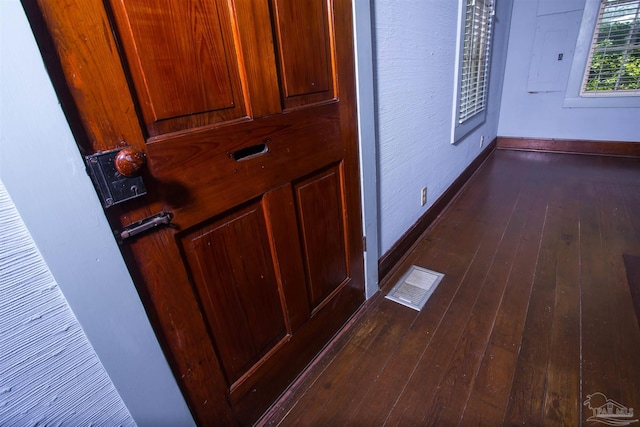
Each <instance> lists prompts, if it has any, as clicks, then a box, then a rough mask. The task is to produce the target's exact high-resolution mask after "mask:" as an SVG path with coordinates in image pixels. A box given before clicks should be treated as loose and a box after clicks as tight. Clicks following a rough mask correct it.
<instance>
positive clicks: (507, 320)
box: [460, 175, 547, 426]
mask: <svg viewBox="0 0 640 427" xmlns="http://www.w3.org/2000/svg"><path fill="white" fill-rule="evenodd" d="M538 178H539V177H538V176H536V175H533V176H531V179H532V181H533V182H537V181H538ZM529 194H530V196H531V200H532V201H533V202H532V205H531V207H530V210H529V214H528V216H527V223H526V226H525V229H524V231H523V234H522V238H521V244H520V246H519V248H518V250H517V253H516V255H515V259H514V261H513V269H512V273H511V275H510V276H509V279H508V282H507V285H506V289H505V295H504V297H503V300H502V304H501V305H500V308H499V311H498V314H497V316H496V321H495V324H494V327H493V330H492V332H491V337H490V339H489V344H488V346H487V350H486V351H485V354H484V357H483V359H482V362H481V365H480V368H479V370H478V375H477V377H476V380H475V382H474V384H473V387H472V390H471V393H470V394H469V397H468V399H467V402H466V404H465V410H464V413H463V414H462V418H461V420H460V425H474V426H495V425H499V424H501V423H502V421H503V418H504V413H505V410H506V407H507V404H508V401H509V392H510V389H511V383H512V381H513V372H514V369H515V364H516V361H517V357H518V350H519V347H520V341H521V337H522V331H523V329H524V324H525V319H526V314H527V308H528V305H529V298H530V295H531V289H532V285H533V277H534V271H535V266H536V264H537V259H538V251H539V248H540V242H541V236H542V228H543V224H544V218H545V211H546V201H547V194H546V188H544V187H543V186H540V185H538V186H532V187H530V188H529Z"/></svg>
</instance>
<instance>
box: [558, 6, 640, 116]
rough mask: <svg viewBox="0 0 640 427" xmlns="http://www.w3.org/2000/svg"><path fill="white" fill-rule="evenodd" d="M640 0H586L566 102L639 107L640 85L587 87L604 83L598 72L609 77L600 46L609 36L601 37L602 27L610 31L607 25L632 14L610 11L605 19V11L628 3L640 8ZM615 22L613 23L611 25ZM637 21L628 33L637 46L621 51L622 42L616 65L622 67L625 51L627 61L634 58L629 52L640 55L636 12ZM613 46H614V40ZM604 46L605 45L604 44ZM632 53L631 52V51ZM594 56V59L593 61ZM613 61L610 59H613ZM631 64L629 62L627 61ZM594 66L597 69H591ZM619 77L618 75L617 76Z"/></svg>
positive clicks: (583, 105)
mask: <svg viewBox="0 0 640 427" xmlns="http://www.w3.org/2000/svg"><path fill="white" fill-rule="evenodd" d="M638 2H639V0H632V1H630V0H617V1H611V0H586V1H585V6H584V11H583V13H582V23H581V24H580V31H579V33H578V40H577V42H576V48H575V52H574V55H573V61H572V64H571V73H570V74H569V81H568V82H567V91H566V94H565V98H564V102H563V106H564V107H568V108H640V90H638V89H635V90H634V89H624V90H600V91H593V90H585V88H589V85H591V86H592V87H593V86H594V85H595V86H597V87H601V88H602V87H604V86H603V85H601V84H600V82H599V81H598V77H597V76H598V73H599V74H600V78H602V77H606V72H605V71H606V70H605V68H607V67H606V66H605V65H604V62H603V61H601V59H602V58H604V57H605V54H604V53H603V52H601V51H599V50H597V48H598V46H597V45H598V43H599V42H603V44H604V40H605V39H606V37H602V38H601V37H600V33H601V30H602V29H603V28H604V29H605V33H604V34H607V32H608V28H607V27H613V26H614V25H615V24H614V23H615V21H616V20H619V21H622V20H623V17H624V16H626V15H631V14H630V13H629V14H627V13H625V14H623V15H621V16H620V17H618V18H614V17H611V16H609V15H610V13H608V14H607V18H606V19H605V12H607V11H608V10H612V9H615V8H620V9H624V8H625V7H627V6H631V7H634V8H635V9H636V12H637V8H638ZM610 24H614V25H610ZM634 25H636V29H635V30H634V31H635V33H634V31H629V32H628V33H627V35H628V36H630V38H629V40H628V44H629V45H630V46H631V45H632V43H631V42H632V41H635V43H636V45H635V46H636V48H635V49H634V48H631V49H626V50H625V51H621V49H619V45H617V46H618V49H617V52H620V53H621V54H620V55H618V57H617V58H610V59H615V60H616V61H617V60H618V59H619V60H620V62H618V67H617V69H618V70H619V69H620V67H619V65H621V64H622V57H623V56H624V52H626V54H627V57H626V59H625V63H628V61H629V59H632V58H631V57H630V56H633V54H634V52H635V55H636V59H637V52H638V51H637V49H638V45H637V41H638V27H637V25H638V21H637V16H636V20H635V21H634ZM594 42H595V43H594ZM606 43H611V44H610V46H613V42H606ZM624 45H625V46H626V45H627V42H626V41H625V42H624ZM603 47H604V46H603ZM608 53H609V55H610V56H611V54H612V53H613V51H612V50H611V49H609V50H608ZM630 53H631V55H629V54H630ZM594 58H595V61H594ZM594 62H595V68H594V67H593V65H592V64H593V63H594ZM598 62H600V63H601V64H603V65H601V66H598ZM610 62H611V61H610ZM627 67H629V65H627ZM609 68H610V70H613V69H614V68H615V67H609ZM592 69H593V70H594V71H593V72H592ZM616 80H617V78H616ZM610 87H615V84H614V85H610Z"/></svg>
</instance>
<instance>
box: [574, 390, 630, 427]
mask: <svg viewBox="0 0 640 427" xmlns="http://www.w3.org/2000/svg"><path fill="white" fill-rule="evenodd" d="M584 406H588V407H589V409H591V410H592V411H593V415H592V416H590V417H589V418H587V421H593V422H596V423H602V424H606V425H608V426H628V425H629V424H631V423H636V422H638V418H634V415H633V408H627V407H626V406H624V405H622V404H620V403H618V402H616V401H615V400H612V399H607V396H605V395H604V394H602V393H600V392H597V393H593V394H588V395H587V400H585V401H584Z"/></svg>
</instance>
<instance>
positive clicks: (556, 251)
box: [263, 150, 640, 426]
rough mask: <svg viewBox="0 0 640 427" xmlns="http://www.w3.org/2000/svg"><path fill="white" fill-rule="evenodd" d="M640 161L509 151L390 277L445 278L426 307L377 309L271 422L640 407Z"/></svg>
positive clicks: (369, 421) (568, 419)
mask: <svg viewBox="0 0 640 427" xmlns="http://www.w3.org/2000/svg"><path fill="white" fill-rule="evenodd" d="M639 162H640V160H639V159H632V158H619V157H618V158H617V157H599V156H576V155H567V154H554V153H536V152H523V151H513V150H497V151H495V152H494V153H493V154H492V155H491V156H490V157H489V159H488V161H487V162H486V163H485V164H484V165H483V166H482V167H481V168H480V169H479V171H478V173H477V174H476V175H475V176H474V177H473V178H472V180H471V181H470V182H469V184H468V185H466V186H465V187H464V188H463V190H462V191H461V192H460V194H459V195H458V196H457V197H456V198H455V199H454V201H453V203H451V205H450V206H449V207H448V208H447V210H446V211H445V212H444V213H443V214H442V216H441V218H440V219H439V220H438V222H437V223H436V224H435V225H434V226H433V227H431V228H430V229H429V230H428V231H427V232H426V233H425V234H424V235H423V237H422V238H421V239H420V240H419V241H418V242H417V243H416V245H415V246H414V249H413V250H412V251H411V252H410V253H408V254H406V256H405V257H404V258H403V261H402V264H401V265H400V266H399V267H398V268H397V269H395V270H394V272H393V273H392V274H391V276H390V277H389V279H388V281H387V287H386V288H385V290H386V289H388V288H389V287H390V286H391V285H392V284H393V283H394V280H397V279H399V277H400V275H401V274H402V273H403V272H404V271H405V270H406V268H408V267H409V266H410V265H411V264H416V265H421V266H424V267H426V268H430V269H434V270H436V271H440V272H443V273H444V274H445V277H444V279H443V280H442V282H441V283H440V284H439V285H438V288H437V289H436V290H435V292H434V293H433V295H432V296H431V299H430V300H429V301H428V302H427V304H426V306H425V307H424V308H423V310H422V311H421V312H420V313H419V314H416V312H413V311H411V310H410V309H408V308H406V307H404V306H401V305H399V304H393V303H391V302H389V301H388V300H386V299H383V298H378V299H376V300H374V302H373V303H372V304H371V305H370V306H369V307H368V309H367V311H366V312H364V313H363V314H362V315H361V317H360V318H359V320H358V322H356V323H355V324H354V325H353V326H352V328H351V329H350V330H349V331H348V332H347V333H345V334H344V335H343V336H342V337H341V339H340V341H339V342H337V343H335V344H334V345H335V348H337V349H339V350H335V351H333V352H332V353H331V354H329V355H327V360H320V361H318V362H317V366H320V367H321V369H316V370H314V371H312V372H310V373H309V375H308V376H307V377H305V378H304V379H303V380H301V381H302V382H303V383H304V384H305V385H306V386H305V387H300V388H298V389H297V391H296V392H293V393H292V394H290V395H288V396H287V398H286V399H285V400H283V401H281V402H279V403H278V408H279V409H278V411H277V412H276V413H273V414H272V417H271V418H269V419H265V420H263V424H265V425H281V426H288V425H300V424H303V425H321V424H322V425H327V423H329V424H332V425H484V426H494V425H581V424H583V423H585V421H586V418H587V417H589V416H590V415H591V411H590V410H589V408H588V407H586V406H584V405H583V402H584V401H585V400H586V399H587V394H592V393H595V392H601V393H604V394H605V395H606V396H607V397H609V398H611V399H614V400H616V401H618V402H620V403H622V404H623V405H626V406H628V407H635V406H637V403H635V402H638V400H639V399H640V397H638V390H637V384H639V383H640V382H639V381H640V378H638V376H639V375H640V365H638V363H637V361H636V360H635V359H636V357H637V353H638V349H639V348H640V327H639V326H638V322H637V319H636V316H635V312H634V308H633V303H632V298H631V294H630V290H629V287H628V284H627V277H626V269H625V266H624V262H623V254H625V253H640V252H638V251H640V233H639V232H640V222H639V221H638V219H637V215H634V214H633V213H634V212H637V209H638V206H639V205H638V202H639V201H640V163H639ZM392 335H395V336H392ZM374 354H375V356H373V355H374ZM634 384H635V385H636V387H634ZM634 405H635V406H634Z"/></svg>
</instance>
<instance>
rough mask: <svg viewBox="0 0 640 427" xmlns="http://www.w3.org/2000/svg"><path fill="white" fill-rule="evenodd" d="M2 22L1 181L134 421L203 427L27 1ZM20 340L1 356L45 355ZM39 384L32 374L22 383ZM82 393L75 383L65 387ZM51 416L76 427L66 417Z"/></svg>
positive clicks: (2, 8)
mask: <svg viewBox="0 0 640 427" xmlns="http://www.w3.org/2000/svg"><path fill="white" fill-rule="evenodd" d="M0 20H1V21H0V32H1V33H0V43H1V45H0V52H1V58H2V61H1V63H0V73H1V74H0V76H1V78H0V85H1V86H0V181H2V182H3V183H4V185H5V187H6V188H7V190H8V193H9V195H10V196H11V198H12V199H13V203H14V204H15V206H16V207H17V210H18V212H19V213H20V216H21V217H22V219H23V220H24V223H25V224H26V226H27V229H28V230H29V232H30V234H31V236H32V237H33V240H34V241H35V243H36V245H37V247H38V249H39V251H40V253H41V254H42V257H43V258H44V260H45V262H46V263H47V265H48V267H49V269H50V270H51V272H52V273H53V277H54V278H55V282H56V283H57V284H58V285H59V288H60V290H61V291H62V293H63V294H64V296H65V297H66V300H67V301H68V304H69V306H70V307H71V310H72V311H73V313H74V314H75V317H76V318H77V319H78V320H79V322H80V325H81V326H82V329H83V330H84V332H85V333H86V336H87V337H88V338H89V341H90V342H91V345H92V346H93V348H94V349H95V353H96V354H97V356H98V357H99V359H100V362H102V365H103V366H104V368H105V369H106V371H107V372H108V375H109V377H110V378H111V381H112V382H113V385H114V386H115V389H117V391H118V393H119V394H120V396H121V397H122V400H123V401H124V403H125V404H126V406H127V408H128V409H129V411H130V413H131V415H132V416H133V418H134V420H135V422H136V423H137V424H138V425H141V426H145V425H152V426H162V425H167V426H188V425H194V423H193V418H192V417H191V414H190V413H189V411H188V408H187V406H186V404H185V402H184V399H183V397H182V395H181V393H180V391H179V389H178V387H177V385H176V382H175V380H174V378H173V376H172V374H171V372H170V370H169V367H168V365H167V362H166V360H165V358H164V356H163V354H162V352H161V350H160V347H159V345H158V342H157V340H156V338H155V335H154V334H153V331H152V329H151V326H150V323H149V321H148V319H147V317H146V314H145V312H144V309H143V307H142V304H141V302H140V299H139V297H138V295H137V293H136V290H135V287H134V285H133V283H132V281H131V278H130V276H129V274H128V271H127V269H126V267H125V265H124V262H123V260H122V258H121V255H120V252H119V250H118V247H117V244H116V242H115V240H114V238H113V235H112V233H111V230H110V228H109V226H108V224H107V222H106V218H105V217H104V213H103V211H102V208H101V206H100V204H99V202H98V200H97V197H96V194H95V191H94V189H93V187H92V185H91V182H90V180H89V178H88V177H87V175H86V173H85V170H84V165H83V163H82V159H81V156H80V153H79V151H78V149H77V147H76V144H75V142H74V139H73V137H72V135H71V132H70V130H69V127H68V124H67V122H66V120H65V118H64V116H63V114H62V110H61V108H60V106H59V104H58V100H57V98H56V95H55V93H54V91H53V87H52V85H51V82H50V80H49V77H48V75H47V73H46V71H45V68H44V65H43V63H42V58H41V56H40V53H39V51H38V49H37V46H36V44H35V40H34V38H33V34H32V33H31V29H30V27H29V24H28V22H27V20H26V17H25V15H24V11H23V10H22V7H21V5H20V2H19V1H18V0H1V1H0ZM3 298H4V294H3ZM23 298H24V301H22V302H20V301H15V302H14V303H13V304H11V305H10V306H8V307H1V308H0V310H7V311H11V312H12V313H13V314H14V315H21V314H22V313H21V311H22V310H25V309H26V308H25V307H28V302H30V301H31V299H32V298H34V296H33V295H31V294H25V295H24V296H23ZM2 302H4V300H3V299H2V298H0V304H2ZM61 304H64V305H65V306H66V303H64V302H63V303H61ZM67 308H68V307H67ZM3 322H4V320H3ZM2 326H4V325H2ZM60 326H62V325H60ZM51 334H53V335H55V334H56V331H51ZM71 339H73V337H70V336H69V335H65V334H63V335H62V336H58V337H57V341H56V344H55V345H56V346H57V347H58V348H60V347H62V348H64V347H65V346H66V345H69V346H70V345H71V343H70V342H67V343H65V340H71ZM21 341H22V342H23V347H21V348H19V349H7V348H4V347H3V348H2V350H0V353H4V354H6V353H7V352H11V350H13V351H22V352H26V354H29V352H32V351H35V349H36V348H37V347H36V344H37V343H35V342H32V337H30V336H23V337H22V340H21ZM52 351H53V348H52ZM83 357H84V356H83V354H75V355H74V354H69V355H68V358H67V359H66V363H67V364H68V365H70V366H74V365H77V366H78V367H81V366H82V364H83ZM4 360H5V359H1V362H2V363H1V364H0V372H4V369H5V368H6V367H5V366H4V365H3V364H4V363H5V362H4ZM51 375H52V376H55V375H56V373H52V374H51ZM34 379H35V378H32V377H31V372H30V371H28V370H25V371H24V376H23V377H22V378H21V380H22V381H24V382H25V383H29V382H31V381H33V380H34ZM1 381H2V378H0V382H1ZM79 385H80V387H81V383H80V382H79V379H78V378H76V377H74V376H72V377H71V378H70V379H69V382H68V383H67V384H66V386H67V387H69V388H71V389H73V388H74V387H78V386H79ZM44 386H46V384H44ZM4 392H5V390H4V389H3V388H2V387H1V386H0V393H4ZM80 392H82V390H81V391H80ZM5 394H6V393H5ZM2 396H4V395H2ZM2 398H3V399H4V397H2ZM81 400H82V399H81V396H79V397H78V402H77V403H78V406H77V409H78V410H81V411H82V412H83V413H85V414H88V413H90V412H91V411H100V410H102V408H101V407H99V406H93V405H91V404H89V405H87V406H82V407H81V406H79V404H80V402H81ZM96 405H97V403H96ZM72 409H73V408H72ZM1 410H2V408H0V411H1ZM13 410H18V411H21V410H25V411H27V410H30V408H28V407H21V408H13V409H12V411H13ZM50 410H51V411H55V408H54V407H51V409H50ZM45 412H46V410H45ZM49 415H50V416H51V417H59V418H51V419H54V420H58V421H60V423H61V424H63V425H67V424H69V425H71V424H74V425H75V423H74V422H72V420H71V419H65V418H64V414H60V413H51V414H49ZM51 419H50V420H51ZM0 424H2V425H5V422H3V420H2V419H0ZM47 424H52V425H53V424H56V425H57V424H58V423H57V422H52V421H50V422H49V423H47Z"/></svg>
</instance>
